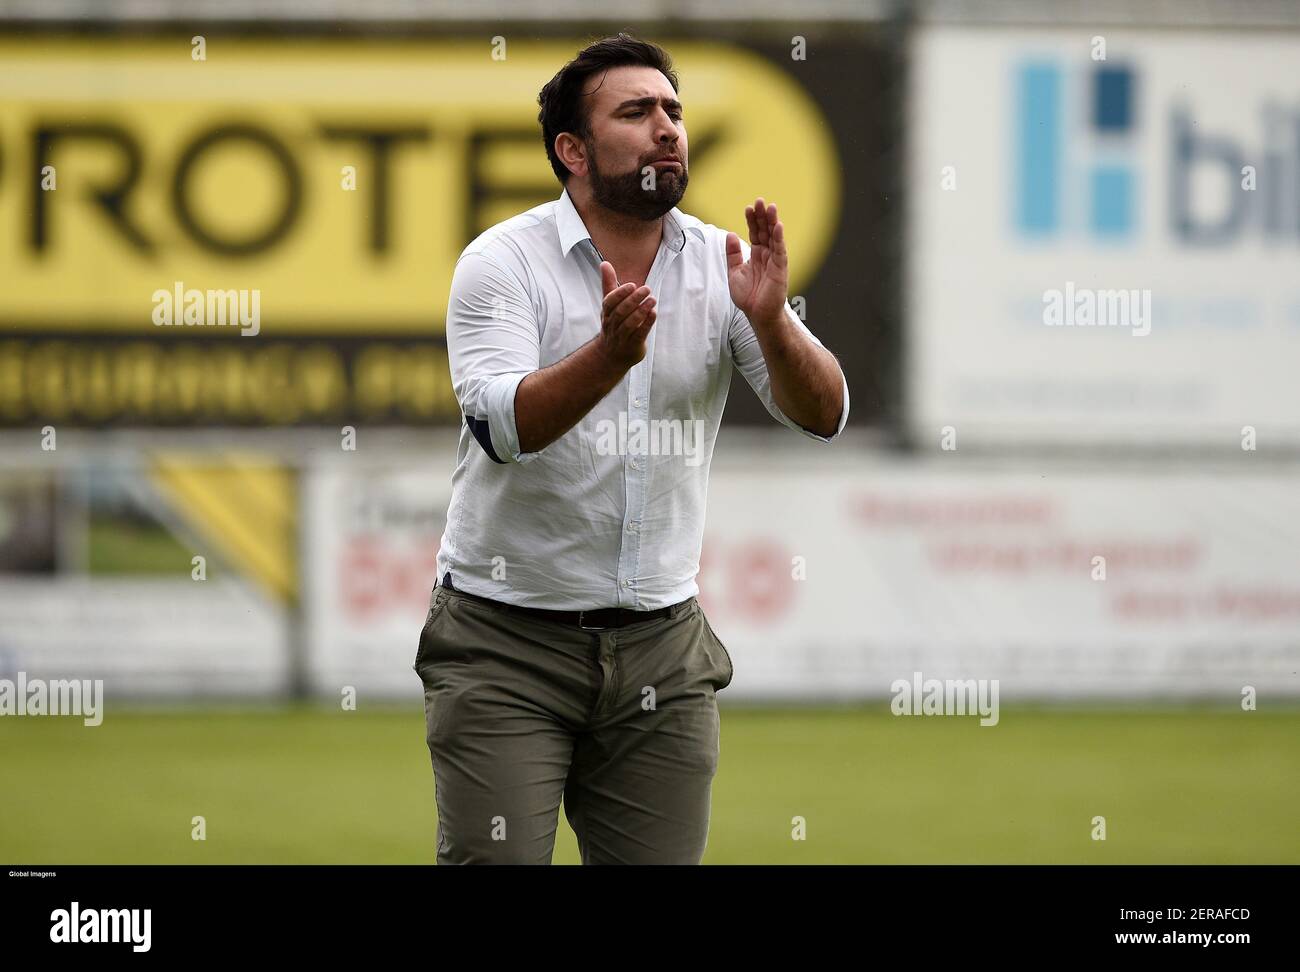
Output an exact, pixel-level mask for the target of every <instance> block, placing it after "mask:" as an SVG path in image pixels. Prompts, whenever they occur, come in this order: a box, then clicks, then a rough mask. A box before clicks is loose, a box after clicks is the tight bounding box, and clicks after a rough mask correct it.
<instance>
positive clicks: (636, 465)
mask: <svg viewBox="0 0 1300 972" xmlns="http://www.w3.org/2000/svg"><path fill="white" fill-rule="evenodd" d="M632 468H633V469H640V468H641V463H639V462H637V461H636V460H635V459H633V460H632Z"/></svg>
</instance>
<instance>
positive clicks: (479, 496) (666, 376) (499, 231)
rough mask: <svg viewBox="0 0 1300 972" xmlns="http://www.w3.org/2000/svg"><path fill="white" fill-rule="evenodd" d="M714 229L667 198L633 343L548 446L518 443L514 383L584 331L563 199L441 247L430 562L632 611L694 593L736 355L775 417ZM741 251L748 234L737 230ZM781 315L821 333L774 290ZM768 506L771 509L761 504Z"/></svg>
mask: <svg viewBox="0 0 1300 972" xmlns="http://www.w3.org/2000/svg"><path fill="white" fill-rule="evenodd" d="M726 237H727V233H726V231H725V230H722V229H719V228H718V227H716V226H713V225H712V224H709V223H703V222H701V221H700V220H698V219H696V218H695V217H693V216H688V215H686V214H685V213H682V212H681V211H680V210H678V209H676V208H674V209H673V210H672V211H671V212H670V213H668V214H665V216H664V221H663V240H662V242H661V243H660V245H659V252H658V254H657V255H656V256H655V260H654V264H653V266H652V267H651V269H650V275H649V277H648V278H647V280H646V281H645V283H646V285H647V286H648V287H649V288H650V292H651V294H653V295H654V296H655V297H656V298H657V301H656V310H657V314H658V316H657V318H656V321H655V324H654V326H653V327H652V328H651V329H650V334H649V337H648V338H647V341H646V356H645V358H644V359H642V360H641V361H640V362H639V363H637V364H636V365H635V366H634V367H633V368H631V369H630V370H629V371H628V373H627V374H626V375H624V376H623V380H622V381H620V382H619V383H618V384H617V385H616V386H615V387H614V389H613V391H611V392H610V393H609V394H608V395H606V396H605V398H603V399H602V400H601V401H600V402H598V403H597V404H596V406H595V407H594V408H593V409H592V410H591V411H590V412H589V413H587V415H585V416H583V418H582V419H581V420H580V421H579V422H578V424H577V425H575V426H574V427H573V428H572V429H570V430H569V431H568V432H566V433H565V434H564V435H562V436H560V438H558V439H556V440H555V441H554V442H552V443H551V444H550V445H548V446H546V447H545V448H543V449H541V450H539V451H537V452H520V450H519V434H518V431H517V430H516V427H515V389H516V388H517V387H518V386H519V382H520V381H522V380H523V379H524V377H525V376H527V375H528V374H530V373H531V372H534V371H537V370H538V369H540V368H545V367H547V366H548V365H552V364H554V363H555V362H557V361H560V360H561V359H563V358H565V357H567V356H568V355H569V354H571V353H572V352H573V351H575V350H577V349H578V348H579V347H581V346H582V345H584V344H586V343H587V342H588V341H590V340H591V339H592V338H594V337H595V336H596V335H597V334H599V333H600V311H601V302H602V300H603V297H604V294H603V290H602V287H601V279H600V263H601V257H600V255H599V253H598V252H597V250H596V248H595V244H594V243H593V242H592V240H591V235H590V234H589V233H588V232H587V228H586V226H585V225H584V223H583V221H582V217H581V216H580V215H579V214H578V211H577V209H576V208H575V207H574V205H573V201H572V200H571V199H570V198H569V193H568V190H567V189H566V190H564V191H562V192H561V193H560V197H559V198H558V199H557V200H555V201H554V202H548V203H543V204H542V205H540V206H537V207H536V208H535V209H530V210H529V211H528V212H526V213H521V214H520V215H518V216H514V217H512V218H511V219H507V220H505V221H504V222H501V223H498V224H497V225H495V226H493V227H492V228H490V229H488V230H487V231H485V232H484V233H482V234H481V235H480V236H479V237H478V238H477V239H475V240H474V242H472V243H471V244H470V245H469V246H467V247H466V248H465V250H464V252H462V253H461V255H460V258H459V260H457V262H456V269H455V272H454V274H453V276H452V283H451V297H450V301H449V304H448V308H447V351H448V356H449V359H450V364H451V377H452V382H453V386H454V388H455V392H456V399H457V401H458V402H459V403H460V408H461V412H462V413H463V415H464V417H465V426H464V427H463V428H462V429H461V435H460V444H459V448H458V450H457V457H456V471H455V473H454V474H453V476H452V495H451V503H450V506H449V508H448V511H447V528H446V531H445V532H444V533H443V536H442V545H441V548H440V549H439V551H438V577H439V578H442V577H444V576H445V574H446V573H447V572H450V573H451V577H452V583H453V585H454V586H455V587H457V588H459V589H462V590H465V591H468V592H469V593H471V594H478V595H481V596H483V597H489V598H492V599H494V600H498V601H505V602H507V603H510V604H517V605H521V606H524V607H538V608H552V609H558V610H594V609H596V608H604V607H624V608H631V609H633V610H638V611H651V610H655V609H656V608H661V607H666V606H667V605H670V604H676V603H678V602H679V601H683V600H686V599H687V598H689V597H691V596H693V595H695V594H698V593H699V588H698V587H697V586H696V583H695V575H696V574H697V573H698V572H699V566H700V548H701V546H702V544H703V539H704V512H705V497H706V491H707V488H708V482H709V464H710V462H711V460H712V458H713V445H714V441H715V440H716V438H717V434H718V425H719V422H720V421H721V419H722V410H723V406H724V405H725V404H726V401H727V391H728V389H729V387H730V385H731V372H732V368H733V366H734V367H736V368H738V369H740V373H741V374H742V375H744V376H745V380H746V381H748V382H749V385H750V387H752V388H753V389H754V391H755V392H756V393H757V394H758V397H759V398H760V399H761V400H762V402H763V404H764V405H765V406H766V407H767V410H768V411H769V412H770V413H771V414H772V416H773V417H774V418H775V419H776V420H777V421H778V422H780V423H781V424H782V425H785V426H787V427H788V428H790V429H793V430H794V431H796V432H801V433H803V434H804V435H806V436H809V437H810V438H814V439H817V440H819V441H822V442H831V441H833V440H834V439H836V438H838V437H839V435H840V433H841V432H842V431H843V430H844V424H845V422H847V421H848V417H849V388H848V383H847V381H844V378H843V374H842V373H841V381H844V384H843V391H844V408H843V411H842V412H841V414H840V420H839V426H838V428H837V429H836V431H835V434H834V435H832V436H830V437H829V438H827V437H825V436H820V435H817V434H816V433H813V432H810V431H808V430H806V429H804V428H802V427H800V426H799V425H797V424H796V423H795V422H793V421H791V420H790V419H789V418H788V417H787V416H786V415H785V414H784V413H783V412H782V411H781V410H780V409H779V408H777V406H776V402H775V401H773V399H772V391H771V388H770V385H769V381H768V372H767V365H766V363H765V362H764V360H763V353H762V350H761V349H760V347H759V344H758V338H757V336H756V335H755V334H754V331H753V328H752V327H751V326H750V323H749V320H748V319H747V318H746V317H745V315H744V313H743V312H742V311H741V310H740V309H739V308H738V307H736V305H735V304H734V303H733V302H732V300H731V293H730V290H729V288H728V285H727V260H726ZM741 248H742V251H743V253H744V256H745V259H748V258H749V244H748V243H747V242H746V241H745V240H744V238H743V237H742V238H741ZM786 313H787V315H789V317H790V320H791V321H792V322H793V323H794V325H795V326H797V327H798V328H799V330H801V331H802V332H803V333H805V334H807V335H808V336H809V337H811V338H812V340H813V341H814V342H816V343H817V345H818V346H819V347H822V346H824V345H822V343H821V342H820V341H818V340H817V338H816V337H815V336H814V335H813V334H812V333H811V332H810V331H809V330H808V328H807V327H806V326H805V325H804V324H803V322H802V321H800V320H799V316H798V315H797V314H796V313H795V312H794V310H793V308H791V307H790V305H789V303H788V302H787V303H786ZM777 512H779V511H773V513H774V514H776V513H777Z"/></svg>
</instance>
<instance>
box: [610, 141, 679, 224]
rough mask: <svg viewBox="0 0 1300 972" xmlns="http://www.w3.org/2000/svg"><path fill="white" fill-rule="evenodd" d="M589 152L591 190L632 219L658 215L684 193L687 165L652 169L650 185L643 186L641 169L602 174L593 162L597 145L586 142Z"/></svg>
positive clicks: (616, 210)
mask: <svg viewBox="0 0 1300 972" xmlns="http://www.w3.org/2000/svg"><path fill="white" fill-rule="evenodd" d="M587 153H588V155H590V156H591V194H592V196H594V197H595V199H596V202H598V203H600V204H601V205H602V206H604V207H605V208H606V209H609V210H612V211H614V212H616V213H622V214H623V215H624V216H631V217H632V218H634V219H643V220H646V221H649V220H652V219H658V218H659V217H660V216H662V215H663V214H664V213H666V212H668V210H670V209H672V208H673V207H674V206H676V205H677V204H678V203H679V202H681V200H682V196H684V195H685V194H686V184H687V183H688V182H689V181H690V178H691V175H690V172H689V171H688V170H687V168H686V166H685V165H683V166H682V168H681V169H680V170H679V169H664V170H662V171H661V170H658V169H656V170H655V173H654V175H655V180H654V185H655V187H654V188H653V189H642V188H641V181H642V179H644V178H645V176H644V175H643V174H642V172H641V170H640V169H636V170H634V171H632V172H627V173H619V174H617V175H605V174H604V173H602V172H601V171H600V167H599V165H597V162H596V148H595V146H594V145H588V146H587Z"/></svg>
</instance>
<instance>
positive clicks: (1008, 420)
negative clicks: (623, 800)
mask: <svg viewBox="0 0 1300 972" xmlns="http://www.w3.org/2000/svg"><path fill="white" fill-rule="evenodd" d="M591 11H592V8H591V5H589V4H585V3H564V2H541V0H538V2H501V0H498V2H494V3H485V2H482V0H479V2H474V3H469V2H446V3H433V2H417V0H408V2H398V0H376V2H371V3H366V4H342V3H329V2H309V0H294V2H271V0H267V2H257V3H254V2H251V0H249V2H221V3H218V2H164V0H149V2H144V0H142V2H123V0H118V2H112V3H90V2H66V0H45V2H36V0H32V2H17V0H12V2H7V3H2V4H0V79H2V80H0V426H2V428H0V456H2V457H3V463H2V464H0V678H14V677H15V673H17V672H19V671H22V672H26V674H27V675H28V677H44V678H100V679H103V680H104V683H105V695H106V702H105V718H104V722H103V724H102V725H101V726H98V727H96V728H94V729H93V731H92V730H91V729H89V728H86V727H84V726H82V724H81V722H80V720H77V719H72V718H68V719H63V718H60V719H53V718H50V719H33V718H0V770H2V771H3V777H4V778H5V780H6V783H7V784H8V785H7V786H6V793H5V796H4V798H3V800H0V859H4V860H7V861H10V862H15V863H17V862H33V863H35V862H43V863H90V862H120V863H145V862H172V861H176V862H181V861H186V862H213V863H217V862H220V863H229V862H249V863H290V862H322V863H324V862H412V863H415V862H431V861H432V860H433V833H434V816H433V815H434V804H433V786H432V779H431V776H430V773H429V766H428V754H427V750H426V749H425V748H424V741H423V716H422V709H421V703H420V686H419V680H418V678H417V676H416V675H415V674H414V673H413V672H412V670H411V663H412V661H413V660H414V656H415V648H416V639H417V635H418V632H419V627H420V624H421V621H422V620H423V617H424V614H425V611H426V609H427V604H428V592H429V589H430V587H431V586H432V585H433V583H434V579H435V578H434V558H435V554H436V551H437V547H438V543H439V539H440V536H441V533H442V529H443V520H444V516H445V513H446V509H447V502H448V500H449V495H450V476H451V472H452V469H453V465H454V453H455V442H456V437H457V434H458V419H459V415H458V411H457V406H456V401H455V398H454V395H453V393H452V390H451V386H450V382H449V378H448V375H447V366H446V348H445V341H444V339H443V321H444V314H445V310H446V302H447V288H448V284H449V281H450V276H451V270H452V267H453V264H454V261H455V257H456V255H457V254H458V253H459V252H460V250H461V249H462V248H463V247H464V246H465V244H466V243H467V242H468V241H469V240H470V239H472V238H473V237H474V236H476V235H477V234H478V233H479V232H481V231H482V230H483V229H484V228H486V227H488V226H490V225H491V224H493V223H495V222H497V221H499V220H501V219H504V218H506V217H507V216H510V215H513V214H514V213H517V212H520V211H522V210H524V209H527V208H530V207H531V206H533V205H536V204H537V203H540V202H543V201H545V200H547V199H553V198H555V197H556V196H557V195H558V194H559V187H558V184H557V183H556V182H555V180H554V177H553V176H552V174H551V172H550V170H549V167H548V165H547V163H546V159H545V156H544V153H543V151H542V147H541V144H540V135H539V132H538V128H537V123H536V96H537V92H538V90H539V89H540V87H541V85H542V84H543V83H544V82H545V81H546V80H548V79H549V78H550V77H551V76H552V75H553V74H554V72H555V71H556V70H558V68H559V67H560V66H561V64H562V63H563V62H564V61H566V60H567V59H569V58H570V57H572V56H573V55H574V53H576V51H577V50H579V49H580V48H581V47H582V46H584V44H585V43H586V42H587V41H589V40H590V39H593V38H595V37H599V36H603V35H606V34H611V33H615V32H617V31H618V30H620V29H630V30H632V31H633V32H634V33H636V34H637V35H638V36H641V37H643V38H645V39H648V40H652V41H655V42H656V43H659V44H662V45H663V46H665V47H666V48H667V49H668V50H669V52H670V53H671V54H672V55H673V57H674V60H675V61H676V63H677V67H678V71H679V74H680V77H681V80H682V100H683V102H684V103H685V105H686V118H687V124H688V130H689V132H690V142H691V163H692V183H693V185H694V188H693V189H690V190H689V191H688V193H687V196H686V198H685V200H684V202H683V204H682V208H683V209H684V210H686V211H687V212H690V213H693V214H695V215H697V216H699V217H700V218H702V219H704V220H705V221H707V222H712V223H715V224H717V225H719V226H725V227H727V228H729V229H736V228H737V227H740V226H743V209H744V206H745V204H746V202H747V201H752V200H753V199H754V197H756V196H759V195H761V196H763V197H764V198H767V199H769V200H772V201H775V202H777V203H778V204H779V205H780V206H781V207H782V215H783V219H784V221H785V222H786V225H787V235H788V237H789V239H790V244H791V248H792V256H793V267H792V271H793V280H792V288H791V293H792V295H793V299H795V300H796V301H797V303H796V306H797V307H800V308H802V310H803V312H804V313H805V315H806V320H807V322H808V324H809V326H810V327H811V328H812V329H813V330H814V332H816V333H817V335H818V336H819V337H820V338H821V339H822V341H823V342H824V343H825V344H826V345H827V346H828V347H829V348H831V349H832V350H833V351H834V352H835V353H836V354H837V356H838V357H839V359H840V361H841V363H842V365H843V367H844V369H845V371H846V374H847V376H848V381H849V386H850V390H851V393H852V412H851V417H850V422H849V428H848V429H847V430H846V432H845V436H844V438H843V439H842V440H841V441H839V442H837V443H835V444H834V445H832V446H830V447H824V446H820V445H819V444H817V443H814V442H811V441H809V440H805V439H803V438H802V437H799V436H795V435H793V434H791V433H789V432H788V431H786V430H783V429H781V428H780V427H779V426H777V425H775V423H773V422H772V421H771V419H770V418H769V417H768V416H767V414H766V413H765V412H764V411H763V409H762V408H761V406H760V405H759V403H758V401H757V399H756V398H755V397H754V396H753V394H752V393H751V392H750V390H749V389H748V388H747V387H745V386H744V383H743V382H738V383H735V384H733V388H732V396H731V402H730V404H729V406H728V414H727V418H726V420H725V422H724V429H723V432H722V435H721V436H720V439H719V445H718V451H717V454H716V456H715V459H714V463H713V469H712V476H711V493H710V505H709V520H708V532H707V535H706V540H705V550H704V555H703V557H702V562H701V570H700V576H699V584H700V588H701V601H702V602H703V604H704V606H705V608H706V610H707V612H708V614H709V617H710V619H711V621H712V623H713V626H714V627H715V629H716V630H717V631H718V634H719V635H720V637H721V638H722V639H723V640H724V641H725V642H726V643H727V645H728V648H729V651H730V654H731V656H732V658H733V660H734V664H735V669H736V675H735V680H734V682H733V683H732V685H731V686H730V687H729V688H728V689H727V690H726V691H725V692H724V693H723V694H722V696H720V704H721V705H722V708H723V710H724V711H723V743H722V761H721V769H720V770H719V774H718V777H717V780H716V783H715V787H714V815H713V826H712V833H711V837H710V847H709V852H708V855H707V856H706V862H711V863H763V862H780V863H787V862H788V863H795V862H804V863H835V862H844V863H871V862H882V863H902V862H927V863H930V862H1079V863H1085V862H1096V863H1103V862H1124V863H1132V862H1214V863H1221V862H1280V861H1297V860H1300V841H1298V840H1297V828H1296V820H1297V814H1296V806H1297V799H1298V798H1300V782H1298V781H1300V772H1298V770H1300V745H1298V740H1300V707H1297V699H1298V698H1300V679H1298V677H1297V671H1298V669H1300V476H1298V475H1297V473H1300V382H1297V381H1296V380H1295V370H1296V365H1297V364H1298V363H1300V284H1298V281H1300V274H1298V273H1297V267H1298V263H1300V87H1298V85H1297V80H1296V74H1295V70H1294V68H1295V65H1296V64H1297V63H1300V12H1297V8H1296V7H1295V6H1294V5H1293V4H1290V3H1264V2H1242V3H1209V2H1203V3H1174V2H1168V3H1153V2H1136V0H1135V2H1124V3H1109V2H1106V3H1096V2H1094V3H1086V4H1084V3H1079V4H1068V3H1043V2H1034V3H1028V2H1026V3H1016V2H1012V3H997V4H995V3H956V2H948V3H942V2H931V3H886V2H868V0H858V2H848V0H820V2H802V3H799V4H785V3H781V4H778V3H775V2H769V0H745V2H739V3H729V2H721V0H710V2H703V0H677V2H668V0H660V2H656V0H640V2H638V0H626V2H616V0H610V2H607V3H604V4H602V5H600V19H592V13H591ZM199 54H202V58H199V56H198V55H199ZM1099 55H1100V56H1099ZM46 166H52V169H50V170H46V169H45V167H46ZM347 167H353V168H352V170H351V171H352V172H353V173H354V175H355V183H354V186H355V188H349V187H348V186H347V185H346V182H347V179H348V175H347V173H348V171H349V170H348V169H347ZM51 178H52V179H53V180H54V182H53V183H50V179H51ZM43 182H44V183H45V184H43ZM178 282H183V286H184V287H186V288H201V289H204V288H218V289H257V290H259V291H260V294H261V314H262V319H261V328H260V333H259V334H257V335H256V336H241V335H240V334H239V333H238V331H237V330H236V329H234V328H230V329H223V330H226V331H227V333H221V334H211V335H209V334H203V335H197V334H196V333H195V332H194V331H193V330H192V329H188V328H159V327H156V326H155V325H154V323H153V321H152V320H151V313H152V310H153V299H152V296H151V295H152V294H153V293H154V291H156V290H158V289H166V290H170V289H171V288H173V286H176V285H180V284H178ZM1067 287H1068V288H1070V290H1071V291H1073V290H1074V289H1075V288H1078V289H1080V290H1086V289H1090V288H1091V289H1092V290H1093V291H1094V292H1106V291H1111V290H1117V289H1119V290H1134V291H1138V292H1141V291H1149V292H1150V294H1151V307H1152V311H1151V316H1150V319H1149V323H1150V330H1149V333H1147V334H1140V333H1139V328H1138V327H1135V326H1133V322H1129V324H1128V325H1127V326H1113V325H1112V326H1107V327H1082V326H1077V327H1048V326H1044V321H1045V318H1044V295H1045V294H1047V293H1049V292H1050V291H1053V290H1061V291H1065V290H1066V288H1067ZM1067 299H1068V298H1067ZM1102 300H1103V301H1104V300H1105V298H1104V297H1103V298H1102ZM345 427H350V428H351V429H352V430H354V432H355V449H354V450H348V449H346V448H344V444H343V443H344V432H343V430H344V429H345ZM51 446H53V448H51ZM196 557H202V558H203V561H202V571H199V570H198V568H197V567H196V561H195V560H194V558H196ZM1098 557H1101V558H1105V562H1104V566H1105V574H1104V579H1103V578H1102V577H1101V576H1100V575H1099V571H1098V565H1099V563H1100V562H1099V561H1097V560H1096V559H1095V558H1098ZM794 564H797V565H799V567H800V571H801V572H802V573H803V575H804V576H803V578H802V579H798V580H796V579H793V577H792V565H794ZM196 572H199V573H201V574H202V577H203V579H201V580H199V579H196ZM915 672H920V673H922V674H923V677H925V678H940V679H948V678H958V679H968V678H970V679H997V680H998V682H999V685H1000V705H1001V713H1000V718H999V721H998V724H997V725H996V726H981V725H980V724H979V720H978V719H977V718H969V717H967V718H958V717H954V718H901V717H896V716H894V715H893V714H892V713H891V709H890V701H891V697H892V693H893V689H892V688H891V686H892V685H893V683H894V681H895V680H896V679H904V680H909V681H910V680H911V679H912V678H913V673H915ZM348 688H351V689H353V690H355V693H356V699H357V705H356V709H355V710H350V709H345V708H344V707H343V705H342V703H341V699H342V697H343V694H344V693H345V691H346V690H347V689H348ZM1244 697H1249V698H1253V699H1255V706H1254V707H1253V708H1252V707H1251V705H1250V702H1249V698H1247V701H1246V702H1245V704H1243V698H1244ZM198 815H201V816H204V817H205V819H206V822H207V830H208V839H207V840H206V841H202V842H198V841H193V840H191V820H192V818H193V817H194V816H198ZM1098 815H1101V816H1105V817H1106V819H1107V827H1108V837H1107V840H1106V841H1104V842H1102V841H1095V840H1093V839H1091V833H1092V829H1093V828H1092V819H1093V817H1094V816H1098ZM795 816H802V817H804V818H805V819H806V821H807V827H808V831H807V836H808V839H807V840H805V841H795V840H792V839H791V820H792V818H793V817H795ZM560 829H561V835H560V841H559V844H558V847H557V853H556V861H557V862H561V863H563V862H574V861H576V860H577V853H576V847H575V844H574V841H573V838H572V835H571V834H570V832H569V830H568V827H567V824H566V823H565V822H564V821H563V818H561V824H560Z"/></svg>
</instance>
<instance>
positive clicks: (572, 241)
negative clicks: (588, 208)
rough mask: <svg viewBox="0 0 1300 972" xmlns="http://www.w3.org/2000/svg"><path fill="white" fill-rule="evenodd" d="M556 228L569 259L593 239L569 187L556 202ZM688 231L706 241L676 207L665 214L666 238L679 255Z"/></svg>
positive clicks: (565, 255)
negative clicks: (572, 253)
mask: <svg viewBox="0 0 1300 972" xmlns="http://www.w3.org/2000/svg"><path fill="white" fill-rule="evenodd" d="M555 227H556V229H557V230H559V233H560V255H561V256H564V257H567V256H568V255H569V251H570V250H572V249H573V248H574V246H576V245H577V244H578V243H581V242H582V241H583V240H590V239H591V234H590V233H588V232H587V224H586V223H584V222H583V221H582V216H581V215H579V213H578V209H577V207H576V206H574V205H573V200H572V199H571V198H569V190H568V187H567V186H566V187H565V188H564V189H563V190H561V192H560V198H559V199H558V200H556V209H555ZM687 230H691V231H693V232H694V233H695V235H696V236H698V237H699V238H700V239H701V240H703V239H704V231H703V230H702V229H700V228H699V227H698V226H696V225H695V224H694V223H693V222H691V221H689V220H688V217H687V216H686V214H685V213H683V212H682V211H681V210H680V209H678V208H677V207H676V206H674V207H673V208H672V209H670V210H669V211H668V212H667V213H666V214H665V219H664V238H665V239H667V240H668V241H669V245H670V246H671V247H672V248H673V249H674V250H676V251H677V252H679V253H680V252H681V250H682V248H683V247H685V246H686V237H687V235H688V234H687V232H686V231H687ZM592 246H593V247H595V243H592Z"/></svg>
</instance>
